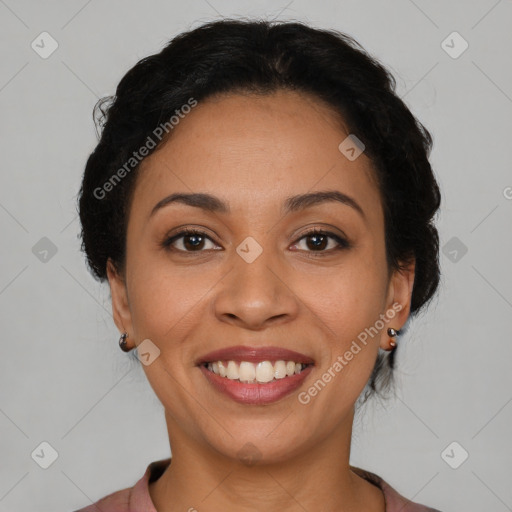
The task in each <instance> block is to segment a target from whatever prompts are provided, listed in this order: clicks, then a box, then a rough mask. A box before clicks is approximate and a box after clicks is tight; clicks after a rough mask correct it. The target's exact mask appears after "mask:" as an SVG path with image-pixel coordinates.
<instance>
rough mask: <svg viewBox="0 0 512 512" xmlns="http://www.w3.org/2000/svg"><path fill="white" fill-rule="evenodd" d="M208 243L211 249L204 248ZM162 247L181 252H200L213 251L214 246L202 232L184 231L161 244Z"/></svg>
mask: <svg viewBox="0 0 512 512" xmlns="http://www.w3.org/2000/svg"><path fill="white" fill-rule="evenodd" d="M208 242H210V243H211V245H212V246H213V247H205V246H206V245H207V244H208ZM162 245H163V247H165V248H168V249H173V250H176V251H181V252H202V250H203V249H205V248H206V249H214V248H215V247H216V246H215V244H214V243H213V241H212V239H211V238H210V237H209V236H207V235H206V233H204V232H203V231H196V230H185V231H180V232H179V233H177V234H176V235H174V236H172V237H171V238H168V239H167V240H165V241H164V243H163V244H162Z"/></svg>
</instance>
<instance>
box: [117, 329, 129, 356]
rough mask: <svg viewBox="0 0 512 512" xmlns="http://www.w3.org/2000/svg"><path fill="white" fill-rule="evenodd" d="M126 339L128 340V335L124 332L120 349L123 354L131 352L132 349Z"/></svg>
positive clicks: (120, 340) (120, 339)
mask: <svg viewBox="0 0 512 512" xmlns="http://www.w3.org/2000/svg"><path fill="white" fill-rule="evenodd" d="M126 338H128V333H126V332H123V334H121V337H120V338H119V347H120V348H121V350H122V351H123V352H130V350H131V348H130V347H128V343H126Z"/></svg>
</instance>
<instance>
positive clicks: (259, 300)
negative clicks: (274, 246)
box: [214, 251, 299, 330]
mask: <svg viewBox="0 0 512 512" xmlns="http://www.w3.org/2000/svg"><path fill="white" fill-rule="evenodd" d="M291 281H292V280H291V276H290V272H287V271H286V270H285V269H284V268H283V266H282V265H278V264H277V258H273V257H272V254H270V251H263V253H262V254H261V255H260V256H259V257H258V258H256V260H254V261H253V262H251V263H247V262H246V261H244V260H243V259H242V258H241V257H239V256H238V255H237V254H235V255H234V267H233V268H232V270H231V271H230V272H228V274H227V275H226V276H225V277H224V278H223V279H222V281H221V283H219V284H220V286H219V287H217V290H218V292H217V295H216V296H215V299H214V309H215V315H216V316H217V318H218V319H219V320H220V321H222V322H227V323H230V324H233V325H236V326H238V327H242V328H245V329H250V330H261V329H264V328H266V327H267V326H269V325H271V324H272V325H278V324H281V323H286V322H289V321H291V320H293V319H294V318H296V316H297V314H298V311H299V299H298V298H297V296H296V295H295V293H294V291H293V282H291Z"/></svg>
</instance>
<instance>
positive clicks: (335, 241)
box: [294, 229, 350, 252]
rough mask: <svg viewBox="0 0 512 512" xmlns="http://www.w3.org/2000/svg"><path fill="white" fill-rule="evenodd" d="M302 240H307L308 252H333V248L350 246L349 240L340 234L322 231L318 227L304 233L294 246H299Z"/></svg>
mask: <svg viewBox="0 0 512 512" xmlns="http://www.w3.org/2000/svg"><path fill="white" fill-rule="evenodd" d="M302 240H306V242H305V246H306V248H305V249H304V250H306V251H307V252H331V251H332V250H337V249H346V248H348V247H350V244H349V243H348V242H347V240H345V239H343V238H341V237H340V236H338V235H335V234H334V233H331V232H329V231H320V230H316V229H314V230H312V231H309V232H308V233H306V234H305V235H303V236H302V237H301V238H300V239H299V240H298V242H297V243H296V244H295V245H294V247H298V245H299V243H300V242H301V241H302ZM301 250H302V249H301Z"/></svg>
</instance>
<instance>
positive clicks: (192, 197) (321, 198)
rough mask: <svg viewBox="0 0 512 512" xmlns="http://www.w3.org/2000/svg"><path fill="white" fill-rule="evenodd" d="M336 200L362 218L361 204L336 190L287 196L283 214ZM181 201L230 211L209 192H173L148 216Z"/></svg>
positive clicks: (221, 211) (189, 204)
mask: <svg viewBox="0 0 512 512" xmlns="http://www.w3.org/2000/svg"><path fill="white" fill-rule="evenodd" d="M333 201H337V202H339V203H342V204H344V205H346V206H350V207H351V208H353V209H354V210H356V211H357V212H358V213H359V214H360V215H361V216H362V217H363V218H365V213H364V211H363V209H362V208H361V206H359V204H358V203H357V202H356V201H355V200H354V199H353V198H352V197H350V196H348V195H347V194H343V193H342V192H339V191H337V190H325V191H318V192H309V193H306V194H299V195H296V196H291V197H288V198H287V199H286V200H285V201H284V203H283V207H282V211H283V214H288V213H292V212H297V211H301V210H304V209H306V208H310V207H312V206H315V205H318V204H321V203H326V202H333ZM172 203H181V204H185V205H188V206H194V207H196V208H201V209H202V210H205V211H207V212H212V213H222V214H227V213H229V212H230V211H231V209H230V207H229V205H228V204H227V203H225V202H224V201H222V200H221V199H219V198H218V197H215V196H213V195H211V194H205V193H191V194H189V193H175V194H171V195H169V196H167V197H164V198H163V199H161V200H160V201H158V203H157V204H156V205H155V206H154V207H153V209H152V210H151V213H150V217H151V216H153V215H154V214H155V213H156V212H157V211H158V210H160V209H161V208H163V207H165V206H167V205H169V204H172Z"/></svg>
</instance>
